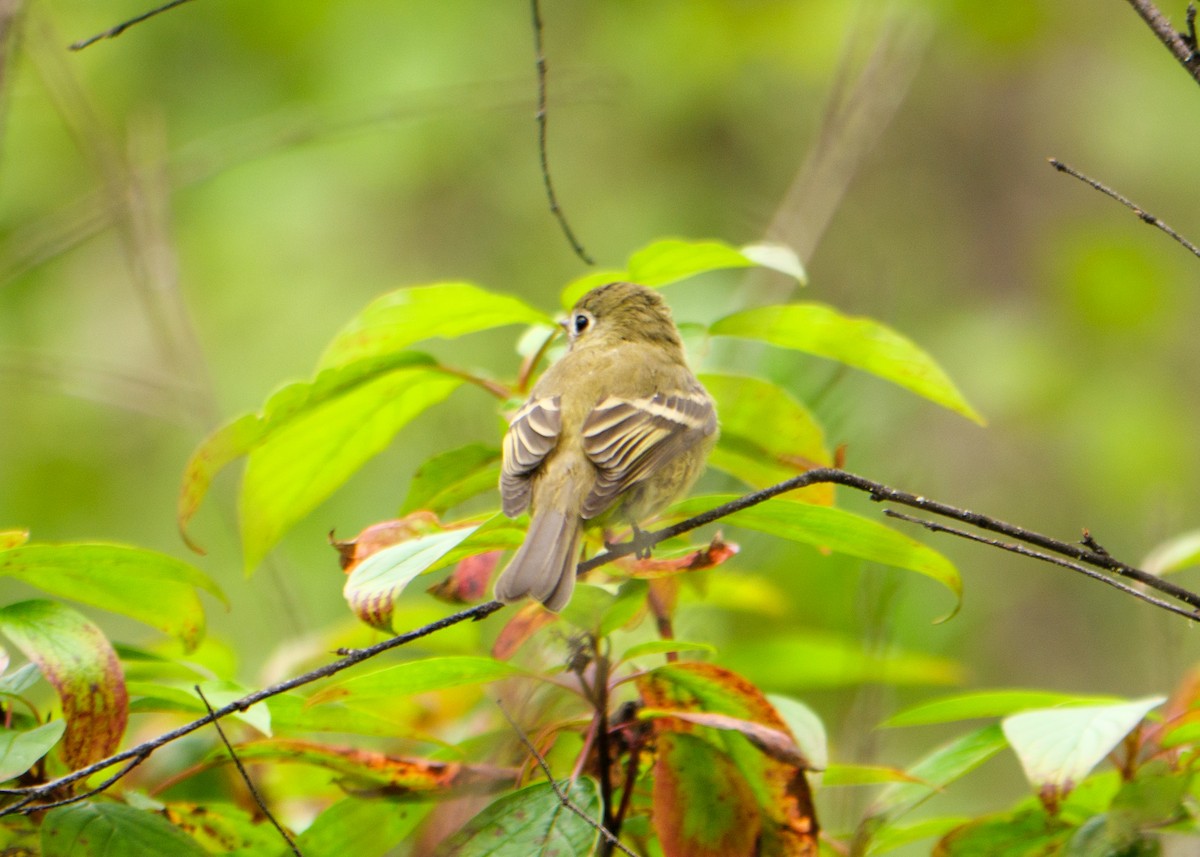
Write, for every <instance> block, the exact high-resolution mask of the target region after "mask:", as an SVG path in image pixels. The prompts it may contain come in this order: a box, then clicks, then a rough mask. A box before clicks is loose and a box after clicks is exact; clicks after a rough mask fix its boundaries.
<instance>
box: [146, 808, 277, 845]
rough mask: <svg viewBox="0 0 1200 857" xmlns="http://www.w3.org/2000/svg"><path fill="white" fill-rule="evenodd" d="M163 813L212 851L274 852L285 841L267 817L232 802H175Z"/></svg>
mask: <svg viewBox="0 0 1200 857" xmlns="http://www.w3.org/2000/svg"><path fill="white" fill-rule="evenodd" d="M163 815H165V816H166V818H167V820H168V821H170V822H171V824H173V825H175V827H177V828H179V829H180V830H182V831H184V832H185V833H187V834H188V835H189V836H191V837H192V838H193V839H195V840H196V842H198V843H199V844H200V845H201V847H203V848H204V849H205V850H207V851H208V852H209V853H210V854H234V853H236V854H241V855H247V854H263V855H274V854H275V853H276V852H277V851H278V850H279V845H280V842H281V841H282V840H281V839H280V838H279V831H278V830H276V829H275V827H274V826H273V825H272V824H271V823H270V822H268V821H267V820H266V819H264V818H261V817H260V818H259V819H257V820H255V819H254V818H251V816H250V813H248V812H246V810H244V809H242V808H241V807H237V806H233V805H232V804H228V803H218V802H216V801H213V802H209V803H205V804H195V803H182V802H173V803H170V804H168V805H167V806H166V807H164V808H163ZM163 857H173V855H166V854H164V855H163Z"/></svg>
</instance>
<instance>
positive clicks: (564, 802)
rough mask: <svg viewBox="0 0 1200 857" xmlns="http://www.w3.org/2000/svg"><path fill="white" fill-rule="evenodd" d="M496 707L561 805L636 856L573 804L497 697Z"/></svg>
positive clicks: (635, 855) (621, 850) (611, 842)
mask: <svg viewBox="0 0 1200 857" xmlns="http://www.w3.org/2000/svg"><path fill="white" fill-rule="evenodd" d="M496 707H497V708H499V709H500V713H501V714H503V715H504V719H505V720H507V721H508V725H509V726H511V727H512V728H513V731H514V732H516V733H517V737H519V738H520V739H521V743H522V744H524V745H525V747H526V749H528V750H529V752H530V753H531V754H532V755H533V758H535V759H537V763H538V767H540V768H541V769H542V773H543V774H545V775H546V780H547V782H549V783H550V788H552V789H554V794H556V795H557V796H558V799H559V800H560V801H561V802H562V805H563V806H565V807H566V808H567V809H569V810H570V811H571V812H573V813H575V814H576V815H577V816H579V817H580V818H582V819H583V820H584V821H586V822H587V823H588V824H589V825H591V826H592V827H594V828H595V829H596V830H598V831H599V832H600V835H601V836H603V837H604V840H605V841H606V842H608V843H609V844H610V845H612V847H613V848H616V849H617V850H618V851H620V852H621V853H622V854H628V855H629V857H638V855H637V854H635V853H634V852H633V851H630V850H629V846H627V845H626V844H625V843H624V842H622V841H621V840H620V839H617V837H615V836H613V834H612V831H610V830H609V829H608V828H607V827H605V826H604V825H603V824H601V823H600V822H598V821H596V819H594V818H592V817H591V816H590V815H588V814H587V813H586V812H584V811H583V810H582V809H580V808H579V807H577V806H576V805H575V802H574V801H572V800H571V798H570V797H568V796H567V793H566V792H564V791H563V790H562V786H560V785H559V784H558V781H557V780H555V779H554V775H553V774H551V773H550V766H549V765H547V764H546V757H545V756H543V755H542V754H541V753H539V752H538V749H537V747H535V746H533V742H532V741H530V740H529V736H528V735H526V734H525V730H524V729H522V728H521V727H520V726H518V725H517V721H515V720H513V719H512V715H510V714H509V713H508V709H507V708H505V707H504V704H503V703H502V702H500V700H498V699H497V700H496ZM607 812H608V810H607V807H606V808H605V813H606V814H607Z"/></svg>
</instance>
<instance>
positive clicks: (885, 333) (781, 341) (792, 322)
mask: <svg viewBox="0 0 1200 857" xmlns="http://www.w3.org/2000/svg"><path fill="white" fill-rule="evenodd" d="M709 332H710V333H712V334H713V335H714V336H733V337H739V338H742V339H758V340H761V341H763V342H769V343H771V344H772V345H777V346H779V347H781V348H791V349H794V350H796V351H804V352H806V353H808V354H815V355H817V356H818V357H827V358H829V359H831V360H837V361H840V362H842V363H845V364H846V365H848V366H853V367H855V368H857V369H862V370H863V371H865V372H870V373H871V374H873V375H877V376H878V377H880V378H883V379H885V380H888V381H891V382H892V383H894V384H898V385H899V386H901V387H904V388H905V389H907V390H910V391H912V392H914V393H916V394H917V395H919V396H924V397H925V398H927V399H929V400H930V401H933V402H936V403H937V404H939V405H942V406H943V407H946V408H949V409H950V410H952V411H955V412H956V413H959V414H962V415H963V416H965V417H967V418H968V419H971V420H974V421H975V422H977V423H980V424H982V423H983V418H982V417H981V416H980V415H979V414H978V413H977V412H976V411H975V409H974V408H972V407H971V405H970V404H969V403H968V402H967V400H966V399H965V398H964V397H963V395H962V393H960V392H959V391H958V388H957V387H955V385H954V382H953V381H951V380H950V378H949V376H947V375H946V373H945V372H944V371H942V368H941V367H940V366H939V365H938V364H937V363H936V362H935V361H934V359H933V358H932V357H930V356H929V355H928V354H926V353H925V352H924V351H923V350H921V349H920V348H918V347H917V346H916V345H915V344H914V343H913V342H912V341H910V340H909V339H907V338H906V337H904V336H902V335H900V334H899V333H897V332H896V331H894V330H892V329H891V328H890V327H887V326H886V325H884V324H881V323H879V322H877V321H875V320H873V319H869V318H856V317H852V316H846V315H843V314H841V313H840V312H838V311H837V310H835V309H833V308H832V307H828V306H825V305H823V304H816V303H800V304H787V305H785V306H769V307H758V308H756V309H749V310H744V311H742V312H738V313H734V314H733V315H730V316H726V317H725V318H723V319H720V320H719V321H717V322H716V323H714V324H713V325H712V327H710V328H709Z"/></svg>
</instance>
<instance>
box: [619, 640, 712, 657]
mask: <svg viewBox="0 0 1200 857" xmlns="http://www.w3.org/2000/svg"><path fill="white" fill-rule="evenodd" d="M716 651H717V647H716V646H713V645H710V644H708V643H688V642H685V641H683V640H647V641H646V642H644V643H638V644H637V645H634V646H630V647H629V648H628V649H626V650H625V653H624V654H623V655H622V656H621V660H623V661H632V660H634V659H635V658H642V657H646V656H647V655H662V654H666V653H667V652H705V653H708V654H716Z"/></svg>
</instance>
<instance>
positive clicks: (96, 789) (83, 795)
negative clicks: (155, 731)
mask: <svg viewBox="0 0 1200 857" xmlns="http://www.w3.org/2000/svg"><path fill="white" fill-rule="evenodd" d="M149 755H150V754H149V753H148V752H146V753H141V754H140V755H137V756H134V757H133V758H132V759H130V760H129V761H127V762H126V763H125V764H124V765H122V766H121V768H120V770H118V771H117V772H116V773H115V774H113V775H112V776H110V777H108V778H106V779H105V780H104V782H102V783H100V784H99V785H97V786H93V787H92V788H90V789H88V790H87V791H83V792H80V793H79V794H73V795H71V796H69V797H65V798H62V799H60V800H55V801H50V802H49V803H39V804H37V805H36V806H29V804H30V803H31V802H32V801H33V800H34V799H35V797H36V796H35V795H26V797H25V799H23V800H20V801H17V803H16V804H15V806H17V807H20V808H25V812H45V811H46V810H48V809H54V808H55V807H59V806H66V805H67V804H70V803H78V802H79V801H81V800H87V799H88V798H90V797H94V796H95V795H98V794H100V793H101V792H103V791H105V790H106V789H107V788H108V787H109V786H111V785H113V784H114V783H116V782H117V781H118V780H120V779H121V778H122V777H124V776H125V775H126V774H128V773H129V772H130V771H132V770H133V769H134V768H136V767H137V766H138V765H140V764H141V763H142V762H144V761H146V757H147V756H149ZM11 793H12V792H5V794H11Z"/></svg>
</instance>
